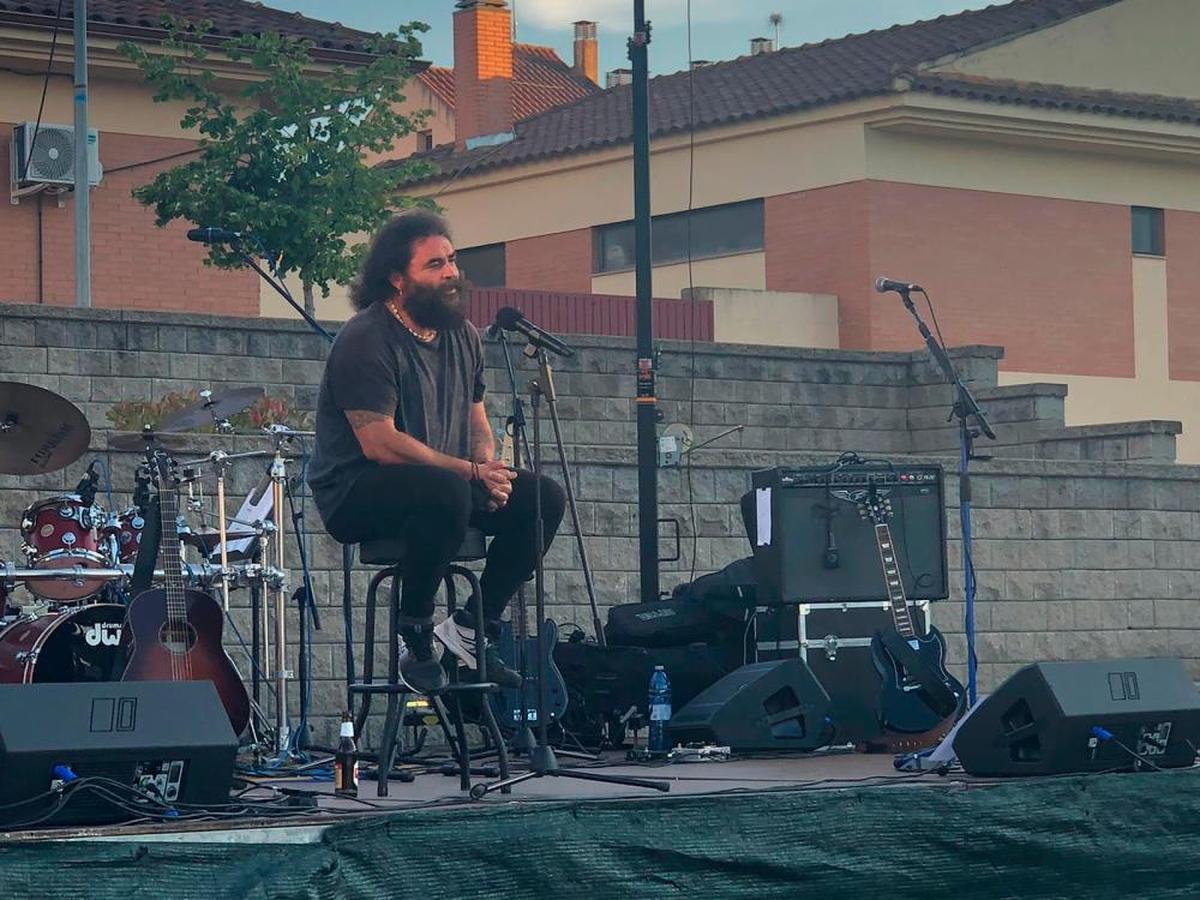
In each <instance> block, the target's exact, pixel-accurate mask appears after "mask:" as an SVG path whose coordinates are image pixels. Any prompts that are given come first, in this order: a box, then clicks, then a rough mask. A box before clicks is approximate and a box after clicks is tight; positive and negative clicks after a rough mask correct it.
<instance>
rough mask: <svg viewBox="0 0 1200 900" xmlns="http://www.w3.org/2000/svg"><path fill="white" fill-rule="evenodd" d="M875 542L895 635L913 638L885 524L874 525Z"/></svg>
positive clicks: (902, 589) (894, 557)
mask: <svg viewBox="0 0 1200 900" xmlns="http://www.w3.org/2000/svg"><path fill="white" fill-rule="evenodd" d="M875 542H876V543H877V544H878V545H879V559H880V561H881V562H882V564H883V580H884V582H885V583H886V584H887V592H888V601H889V602H890V603H891V605H892V621H893V623H894V624H895V626H896V633H897V634H899V635H900V636H901V637H903V638H911V637H914V636H915V635H916V630H915V629H914V628H913V623H912V616H911V615H910V614H909V612H908V598H907V597H906V596H905V595H904V582H903V581H902V580H901V578H900V566H899V564H898V563H897V561H896V545H895V544H894V543H892V530H891V529H890V528H889V527H888V526H887V523H886V522H882V523H877V524H876V525H875Z"/></svg>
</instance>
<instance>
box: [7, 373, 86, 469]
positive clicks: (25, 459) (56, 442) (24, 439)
mask: <svg viewBox="0 0 1200 900" xmlns="http://www.w3.org/2000/svg"><path fill="white" fill-rule="evenodd" d="M91 439H92V429H91V426H89V425H88V422H87V419H86V418H85V417H84V415H83V413H82V412H80V410H79V407H77V406H76V405H75V404H74V403H72V402H71V401H70V400H68V399H67V398H66V397H60V396H59V395H58V394H56V393H54V391H48V390H46V389H45V388H40V387H37V386H36V385H32V384H22V383H20V382H17V381H3V382H0V472H3V473H4V474H5V475H40V474H42V473H43V472H57V471H58V470H59V469H62V468H65V467H67V466H69V465H70V464H71V463H73V462H75V460H77V459H79V457H81V456H83V454H84V453H85V452H86V451H87V448H88V444H89V443H90V442H91Z"/></svg>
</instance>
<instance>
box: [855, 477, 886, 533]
mask: <svg viewBox="0 0 1200 900" xmlns="http://www.w3.org/2000/svg"><path fill="white" fill-rule="evenodd" d="M858 514H859V515H860V516H862V517H863V518H864V519H868V520H870V522H871V524H873V525H886V524H887V523H888V522H889V521H891V518H892V499H891V497H890V496H888V494H887V493H886V492H883V491H878V490H876V489H875V486H874V485H872V486H871V489H870V490H868V491H864V492H863V496H862V497H861V498H859V501H858Z"/></svg>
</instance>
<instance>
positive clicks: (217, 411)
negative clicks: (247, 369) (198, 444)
mask: <svg viewBox="0 0 1200 900" xmlns="http://www.w3.org/2000/svg"><path fill="white" fill-rule="evenodd" d="M205 394H208V396H207V397H206V396H205ZM262 395H263V389H262V388H259V387H249V388H238V389H237V390H235V391H227V392H225V393H224V394H221V395H220V396H217V395H216V394H213V393H212V392H211V391H204V392H203V393H201V394H200V396H201V398H202V399H201V401H200V402H199V403H194V404H192V405H191V406H188V407H185V408H184V409H181V410H179V412H177V413H172V414H171V415H169V416H167V418H166V419H164V420H163V421H162V422H160V423H159V425H158V430H159V431H161V432H170V431H191V430H192V429H193V428H203V427H204V426H205V425H212V424H213V423H214V422H219V421H221V420H222V419H228V418H229V417H230V416H232V415H236V414H237V413H240V412H241V411H242V410H244V409H249V408H250V407H251V406H253V405H254V401H255V400H257V399H258V398H259V397H261V396H262Z"/></svg>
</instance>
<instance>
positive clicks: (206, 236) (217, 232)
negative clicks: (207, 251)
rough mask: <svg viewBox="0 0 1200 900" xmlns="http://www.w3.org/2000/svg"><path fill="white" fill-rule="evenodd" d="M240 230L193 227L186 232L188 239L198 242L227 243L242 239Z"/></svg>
mask: <svg viewBox="0 0 1200 900" xmlns="http://www.w3.org/2000/svg"><path fill="white" fill-rule="evenodd" d="M242 236H243V235H242V232H240V231H230V230H229V229H228V228H193V229H191V230H190V231H189V232H188V233H187V239H188V240H189V241H196V242H197V243H200V244H228V243H231V242H233V241H240V240H241V239H242Z"/></svg>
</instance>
